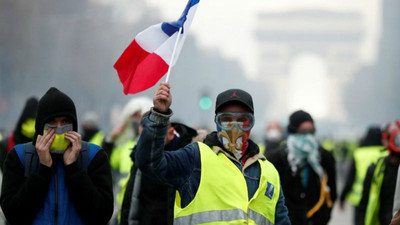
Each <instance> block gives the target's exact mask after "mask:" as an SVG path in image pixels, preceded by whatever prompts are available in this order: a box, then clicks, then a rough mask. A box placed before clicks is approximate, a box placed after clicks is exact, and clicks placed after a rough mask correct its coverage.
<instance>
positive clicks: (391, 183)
mask: <svg viewBox="0 0 400 225" xmlns="http://www.w3.org/2000/svg"><path fill="white" fill-rule="evenodd" d="M391 154H393V153H391ZM389 156H390V155H389ZM389 156H386V157H385V159H384V161H383V163H384V164H385V172H384V175H383V181H382V186H381V190H380V196H379V199H380V204H379V216H378V217H379V221H380V224H389V223H390V221H391V219H392V216H393V199H394V192H395V189H396V180H397V172H398V167H399V164H392V163H390V162H389V158H388V157H389ZM375 167H376V164H371V165H370V166H369V167H368V171H367V174H366V175H365V180H364V189H363V194H362V197H361V201H360V204H359V206H358V207H357V209H356V210H358V213H357V215H358V216H359V218H358V221H360V223H359V224H357V225H363V224H364V221H365V214H366V210H367V206H368V200H369V192H370V188H371V182H372V179H373V175H374V171H375Z"/></svg>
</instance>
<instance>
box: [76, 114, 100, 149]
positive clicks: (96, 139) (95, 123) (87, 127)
mask: <svg viewBox="0 0 400 225" xmlns="http://www.w3.org/2000/svg"><path fill="white" fill-rule="evenodd" d="M81 127H82V130H83V131H82V140H83V141H86V142H90V143H93V144H95V145H99V146H101V145H102V143H103V139H104V133H103V132H102V131H101V130H100V127H99V116H98V115H97V113H95V112H91V111H89V112H86V113H85V114H84V115H83V117H82V122H81Z"/></svg>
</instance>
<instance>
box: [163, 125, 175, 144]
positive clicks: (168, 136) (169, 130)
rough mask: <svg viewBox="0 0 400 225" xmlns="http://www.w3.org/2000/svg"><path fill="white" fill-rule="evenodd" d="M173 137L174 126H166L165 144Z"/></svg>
mask: <svg viewBox="0 0 400 225" xmlns="http://www.w3.org/2000/svg"><path fill="white" fill-rule="evenodd" d="M174 137H175V128H174V127H173V126H170V127H168V129H167V136H166V140H165V141H166V144H168V143H169V142H170V141H172V139H174Z"/></svg>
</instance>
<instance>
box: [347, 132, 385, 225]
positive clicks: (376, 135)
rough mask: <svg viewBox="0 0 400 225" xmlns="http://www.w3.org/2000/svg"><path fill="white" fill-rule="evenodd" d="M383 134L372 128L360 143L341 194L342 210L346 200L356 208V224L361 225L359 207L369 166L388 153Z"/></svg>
mask: <svg viewBox="0 0 400 225" xmlns="http://www.w3.org/2000/svg"><path fill="white" fill-rule="evenodd" d="M381 139H382V134H381V128H380V127H379V126H370V127H369V128H368V130H367V133H366V135H365V136H364V137H363V139H362V140H361V143H360V147H359V148H357V149H355V150H354V153H353V154H354V156H353V159H352V162H351V164H350V168H349V171H348V174H347V178H346V181H345V184H344V187H343V190H342V193H341V194H340V204H339V206H340V209H341V210H344V201H345V200H346V201H347V202H348V203H350V204H351V205H352V206H353V207H354V224H360V222H361V221H357V220H358V219H359V218H360V217H359V216H358V215H357V214H358V210H356V208H357V207H358V205H359V203H360V200H361V196H362V190H363V183H364V178H365V174H366V172H367V169H368V166H369V165H370V164H371V163H375V162H376V161H377V159H378V158H379V157H381V156H384V155H387V153H388V151H386V148H385V147H384V146H383V145H382V141H381Z"/></svg>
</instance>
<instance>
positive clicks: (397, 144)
mask: <svg viewBox="0 0 400 225" xmlns="http://www.w3.org/2000/svg"><path fill="white" fill-rule="evenodd" d="M382 136H383V138H386V139H388V140H389V150H390V151H393V152H399V153H400V129H395V130H394V131H392V132H391V133H390V134H388V133H387V132H384V133H383V134H382Z"/></svg>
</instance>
